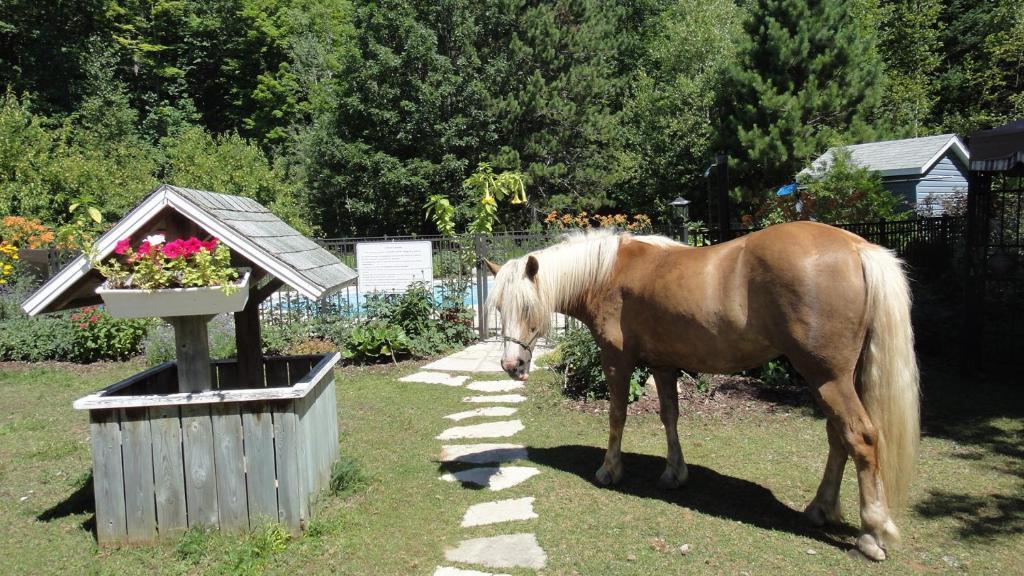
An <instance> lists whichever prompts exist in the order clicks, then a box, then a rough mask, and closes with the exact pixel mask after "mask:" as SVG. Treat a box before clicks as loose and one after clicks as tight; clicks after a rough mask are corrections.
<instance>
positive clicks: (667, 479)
mask: <svg viewBox="0 0 1024 576" xmlns="http://www.w3.org/2000/svg"><path fill="white" fill-rule="evenodd" d="M689 476H690V473H689V471H688V470H687V469H686V466H683V467H682V468H680V469H679V470H672V469H669V468H666V469H665V471H664V472H662V474H661V478H658V487H659V488H661V489H663V490H675V489H676V488H679V487H680V486H682V485H683V484H686V479H687V478H688V477H689Z"/></svg>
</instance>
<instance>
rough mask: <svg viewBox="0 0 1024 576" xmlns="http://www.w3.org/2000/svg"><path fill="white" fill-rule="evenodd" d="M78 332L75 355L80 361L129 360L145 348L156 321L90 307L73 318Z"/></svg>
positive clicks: (74, 329) (72, 323)
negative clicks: (147, 334)
mask: <svg viewBox="0 0 1024 576" xmlns="http://www.w3.org/2000/svg"><path fill="white" fill-rule="evenodd" d="M69 320H70V321H71V326H72V330H73V331H74V334H75V351H74V354H73V355H72V358H74V359H75V360H77V361H79V362H94V361H96V360H126V359H128V358H131V357H132V356H135V355H136V354H138V353H139V352H140V351H141V350H142V343H143V341H144V340H145V338H146V332H147V330H148V329H149V326H150V325H151V324H152V321H151V320H149V319H131V320H126V319H119V318H114V317H113V316H111V315H110V314H108V313H107V312H106V311H105V310H103V309H102V308H97V307H95V306H89V307H86V308H83V309H81V310H80V311H78V312H76V313H74V314H72V315H71V316H70V317H69Z"/></svg>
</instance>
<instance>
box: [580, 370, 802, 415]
mask: <svg viewBox="0 0 1024 576" xmlns="http://www.w3.org/2000/svg"><path fill="white" fill-rule="evenodd" d="M678 386H679V412H680V414H683V415H686V414H697V415H700V416H710V417H720V418H729V417H740V416H745V415H755V414H773V413H777V412H789V411H792V410H793V409H796V408H810V407H812V406H813V399H812V398H811V394H810V392H809V391H808V390H807V387H806V386H805V385H803V384H780V385H771V386H770V385H768V384H765V383H764V382H762V381H761V380H759V379H757V378H752V377H749V376H729V375H722V374H716V375H713V376H711V384H710V385H709V386H708V387H707V389H706V390H703V391H701V390H698V389H697V387H696V386H695V382H694V381H693V380H692V379H690V378H688V377H686V376H683V377H682V378H680V379H679V384H678ZM566 402H567V404H568V405H569V406H570V407H571V408H572V409H574V410H578V411H580V412H587V413H591V414H606V413H607V412H608V401H607V400H586V399H569V400H566ZM658 411H659V402H658V393H657V391H656V390H655V388H654V386H653V384H649V385H648V386H647V388H646V389H645V392H644V395H643V396H642V397H641V398H640V399H638V400H637V401H635V402H633V403H632V404H630V405H629V408H628V409H627V413H628V414H629V415H631V416H632V415H637V414H657V413H658Z"/></svg>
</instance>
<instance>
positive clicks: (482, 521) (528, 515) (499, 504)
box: [462, 496, 537, 528]
mask: <svg viewBox="0 0 1024 576" xmlns="http://www.w3.org/2000/svg"><path fill="white" fill-rule="evenodd" d="M533 500H534V499H533V497H532V496H530V497H527V498H511V499H509V500H498V501H496V502H483V503H481V504H474V505H472V506H470V507H469V509H468V510H466V514H465V516H463V517H462V527H463V528H470V527H472V526H484V525H486V524H498V523H500V522H513V521H515V520H532V519H534V518H536V517H537V513H536V512H534V511H533Z"/></svg>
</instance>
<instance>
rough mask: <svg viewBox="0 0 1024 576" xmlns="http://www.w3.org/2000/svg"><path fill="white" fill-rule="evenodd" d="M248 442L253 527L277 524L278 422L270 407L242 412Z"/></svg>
mask: <svg viewBox="0 0 1024 576" xmlns="http://www.w3.org/2000/svg"><path fill="white" fill-rule="evenodd" d="M242 436H243V438H244V440H245V468H246V473H245V482H246V496H247V497H248V501H249V521H250V525H255V524H256V523H258V522H260V521H261V520H270V521H273V522H276V521H277V517H278V515H277V487H276V484H277V477H276V475H275V470H274V419H273V417H272V416H271V414H270V411H269V410H268V409H267V407H266V406H260V405H255V406H254V405H247V406H246V407H245V408H244V409H243V410H242Z"/></svg>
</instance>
